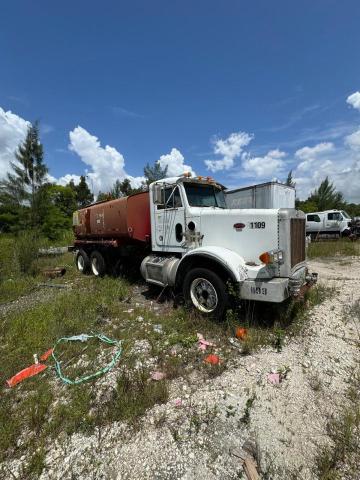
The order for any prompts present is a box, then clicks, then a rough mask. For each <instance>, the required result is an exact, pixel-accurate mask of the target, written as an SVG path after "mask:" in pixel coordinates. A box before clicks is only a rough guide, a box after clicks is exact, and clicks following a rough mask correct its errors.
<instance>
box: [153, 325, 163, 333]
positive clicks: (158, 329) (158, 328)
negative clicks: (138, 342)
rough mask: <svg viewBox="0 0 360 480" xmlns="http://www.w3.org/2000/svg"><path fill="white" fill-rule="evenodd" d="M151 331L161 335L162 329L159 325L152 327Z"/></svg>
mask: <svg viewBox="0 0 360 480" xmlns="http://www.w3.org/2000/svg"><path fill="white" fill-rule="evenodd" d="M153 330H154V332H155V333H163V327H162V325H161V324H157V325H153Z"/></svg>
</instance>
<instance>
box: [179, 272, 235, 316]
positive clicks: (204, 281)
mask: <svg viewBox="0 0 360 480" xmlns="http://www.w3.org/2000/svg"><path fill="white" fill-rule="evenodd" d="M183 292H184V298H185V303H186V304H187V305H188V306H191V307H193V308H195V309H196V310H197V311H198V312H199V313H201V315H203V316H205V317H211V318H216V319H219V320H220V319H222V318H223V316H224V314H225V311H226V309H227V306H228V302H229V298H228V294H227V291H226V285H225V282H224V280H223V279H222V278H221V277H220V276H219V275H217V274H216V273H214V272H212V271H211V270H208V269H207V268H194V269H193V270H190V272H188V273H187V274H186V276H185V279H184V287H183Z"/></svg>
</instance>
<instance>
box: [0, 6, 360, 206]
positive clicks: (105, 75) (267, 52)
mask: <svg viewBox="0 0 360 480" xmlns="http://www.w3.org/2000/svg"><path fill="white" fill-rule="evenodd" d="M359 18H360V2H359V1H358V0H344V1H343V2H339V1H336V0H326V1H325V0H316V2H314V1H308V0H302V1H301V2H291V1H289V0H286V1H285V0H276V1H275V0H273V1H271V0H266V1H260V0H252V1H247V0H246V1H232V0H231V1H223V2H219V1H217V2H215V1H212V0H208V1H192V2H190V1H186V0H184V1H171V2H169V1H167V2H166V1H151V2H149V1H132V2H119V1H102V2H95V1H91V0H90V1H89V0H88V1H86V2H85V1H75V2H74V1H72V2H70V1H62V2H56V3H55V2H48V1H47V2H45V1H43V0H38V1H36V2H29V1H19V0H12V1H11V2H6V3H5V2H4V3H3V4H2V6H1V13H0V54H1V56H0V58H1V70H0V73H1V74H0V107H1V109H2V111H0V113H2V115H0V117H1V119H2V123H1V122H0V166H1V170H2V176H3V175H4V174H5V172H6V170H7V162H8V160H9V158H10V156H11V154H12V151H13V149H14V145H16V141H18V140H19V139H21V135H23V133H22V132H23V131H24V126H26V123H25V122H26V121H30V122H32V121H34V120H35V119H39V120H40V122H41V128H42V141H43V143H44V147H45V152H46V162H47V164H48V166H49V168H50V174H51V176H52V177H54V179H57V180H58V181H60V182H62V183H64V182H65V181H66V180H67V179H68V178H70V177H69V176H67V177H65V176H66V175H75V177H74V178H75V179H76V178H77V177H76V176H78V175H80V174H82V173H84V172H85V169H86V170H87V173H88V174H89V179H90V180H91V183H92V186H93V188H94V190H98V189H102V190H106V189H107V188H108V186H109V184H110V183H111V181H112V180H113V179H115V177H116V176H118V177H120V178H123V177H124V176H125V175H129V176H131V177H132V178H133V177H141V175H142V169H143V166H144V164H145V163H146V162H149V163H154V162H155V161H157V160H159V159H160V160H161V162H162V164H164V165H165V164H169V171H171V172H174V173H177V171H178V170H181V169H183V167H185V166H187V167H191V168H192V170H193V171H195V172H196V174H201V175H204V174H205V175H206V174H211V175H213V176H214V177H216V178H217V179H219V180H220V181H222V182H223V183H224V184H226V185H228V186H231V187H235V186H240V185H245V184H251V183H257V182H260V181H267V180H271V179H272V178H279V179H283V178H284V177H286V174H287V172H288V170H290V169H293V170H294V174H295V177H296V179H297V186H298V194H299V195H300V196H301V197H305V196H306V195H307V193H309V191H311V190H312V189H313V188H314V187H315V186H316V185H317V184H318V183H319V181H321V180H322V179H323V178H324V177H325V175H326V174H329V175H330V177H331V178H332V180H333V181H334V182H335V184H336V185H337V186H338V188H340V189H341V190H343V191H344V193H345V195H346V196H347V198H348V199H349V200H353V201H358V202H360V192H359V190H360V188H359V187H358V186H359V185H360V130H359V128H360V127H359V125H360V105H359V106H357V105H358V103H357V101H358V98H360V93H359V97H357V95H356V94H357V92H358V91H359V90H360V56H359V50H360V28H359ZM354 95H355V96H354ZM349 96H350V98H351V100H350V101H348V102H347V99H348V98H349ZM351 96H352V97H351ZM359 103H360V100H359ZM77 127H80V128H77ZM95 137H96V138H97V140H96V138H95ZM69 145H70V148H69ZM106 146H109V147H108V148H106ZM110 147H111V148H110ZM299 166H300V168H299ZM188 169H189V168H188ZM64 177H65V178H64ZM354 179H355V180H354ZM138 180H139V179H138ZM133 181H134V183H136V181H137V180H136V179H134V180H133ZM349 182H350V183H349Z"/></svg>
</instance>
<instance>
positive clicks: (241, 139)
mask: <svg viewBox="0 0 360 480" xmlns="http://www.w3.org/2000/svg"><path fill="white" fill-rule="evenodd" d="M253 138H254V137H253V135H250V134H248V133H246V132H236V133H232V134H231V135H229V136H228V137H227V138H225V139H222V138H215V139H214V140H213V143H214V154H216V155H221V156H222V158H221V160H205V165H206V166H207V168H208V170H211V171H212V172H217V171H219V170H229V168H231V167H233V166H234V160H235V159H236V158H238V157H240V155H241V152H242V151H243V147H245V146H246V145H248V144H249V143H250V142H251V140H252V139H253Z"/></svg>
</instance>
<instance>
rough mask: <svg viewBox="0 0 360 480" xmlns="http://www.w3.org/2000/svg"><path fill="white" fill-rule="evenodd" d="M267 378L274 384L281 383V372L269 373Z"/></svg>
mask: <svg viewBox="0 0 360 480" xmlns="http://www.w3.org/2000/svg"><path fill="white" fill-rule="evenodd" d="M267 380H268V382H269V383H272V384H273V385H279V383H280V374H279V373H268V375H267Z"/></svg>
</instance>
